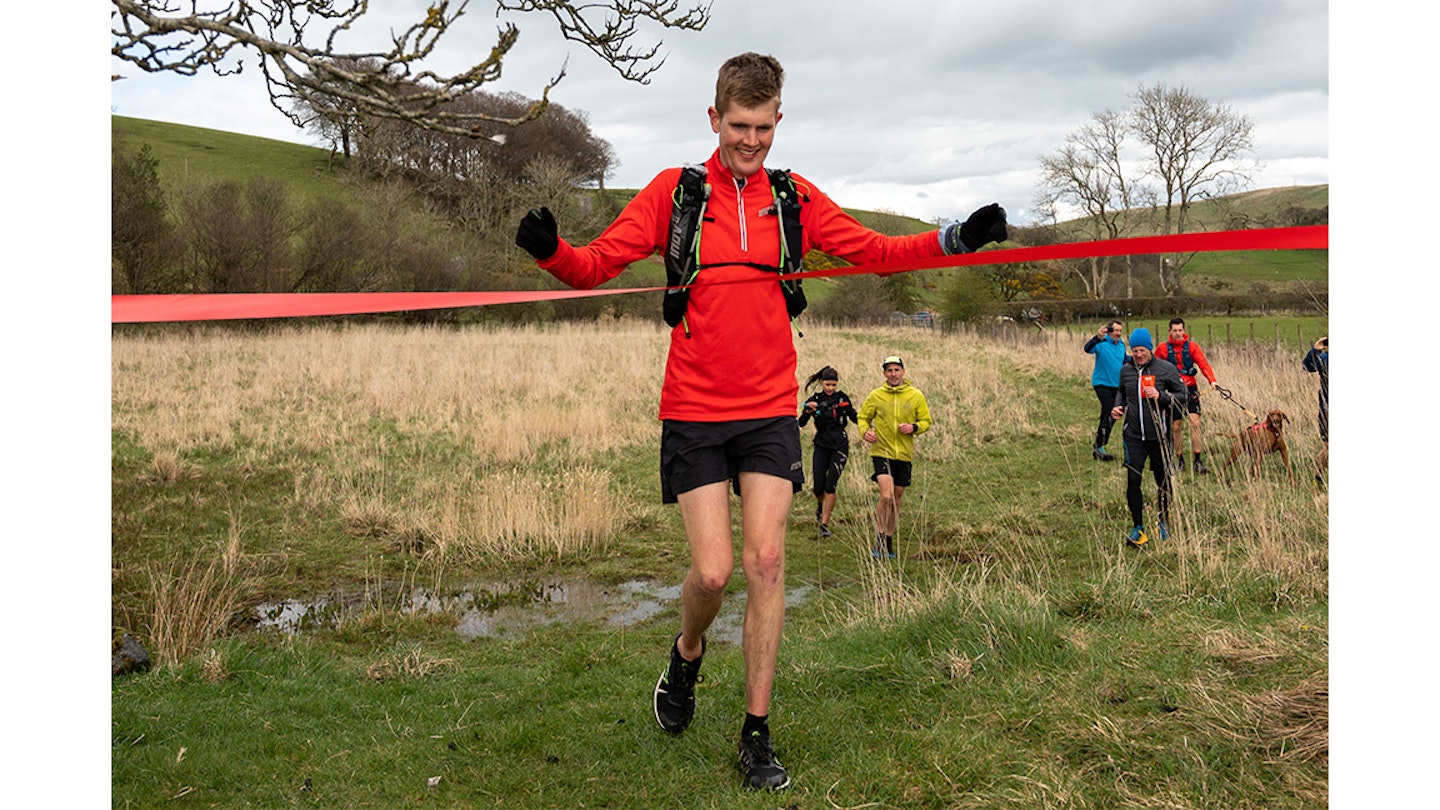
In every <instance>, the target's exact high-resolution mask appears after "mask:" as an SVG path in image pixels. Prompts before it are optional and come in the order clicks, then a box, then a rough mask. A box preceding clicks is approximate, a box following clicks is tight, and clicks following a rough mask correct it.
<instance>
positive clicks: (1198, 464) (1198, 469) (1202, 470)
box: [1194, 458, 1210, 475]
mask: <svg viewBox="0 0 1440 810" xmlns="http://www.w3.org/2000/svg"><path fill="white" fill-rule="evenodd" d="M1194 468H1195V474H1196V475H1209V474H1210V470H1209V469H1207V468H1206V467H1205V462H1203V461H1201V460H1200V459H1198V458H1197V459H1195V464H1194Z"/></svg>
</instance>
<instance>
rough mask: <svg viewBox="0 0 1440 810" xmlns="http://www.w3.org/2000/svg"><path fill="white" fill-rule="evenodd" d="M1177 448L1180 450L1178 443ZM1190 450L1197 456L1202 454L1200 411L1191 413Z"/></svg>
mask: <svg viewBox="0 0 1440 810" xmlns="http://www.w3.org/2000/svg"><path fill="white" fill-rule="evenodd" d="M1176 438H1179V437H1178V436H1177V437H1176ZM1175 449H1176V450H1177V451H1178V450H1179V449H1180V448H1179V446H1178V445H1177V446H1176V448H1175ZM1190 450H1191V452H1193V453H1195V455H1197V456H1198V455H1199V454H1200V414H1198V413H1192V414H1190Z"/></svg>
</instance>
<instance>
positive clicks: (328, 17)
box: [110, 0, 710, 137]
mask: <svg viewBox="0 0 1440 810" xmlns="http://www.w3.org/2000/svg"><path fill="white" fill-rule="evenodd" d="M111 4H112V5H113V6H114V8H113V9H112V11H111V28H110V33H111V48H110V52H111V53H112V54H113V55H114V56H116V57H117V58H119V59H121V60H124V61H125V62H128V63H130V64H132V65H135V66H136V67H138V68H140V69H141V70H143V71H146V72H148V73H164V72H172V73H178V74H181V75H194V74H196V73H198V72H200V71H201V70H205V69H209V70H213V71H214V72H215V73H216V74H218V75H222V76H223V75H229V74H234V73H239V72H240V71H241V70H243V69H244V67H245V65H244V62H243V60H242V59H241V57H240V54H242V53H244V52H253V53H254V54H256V55H258V57H259V59H258V64H259V66H260V70H261V72H262V73H263V74H264V76H265V83H266V86H267V89H268V90H269V94H270V101H271V103H272V104H273V105H274V106H275V108H276V109H278V110H280V111H281V112H282V113H285V115H287V116H289V117H290V118H291V120H292V121H295V123H296V125H297V126H305V124H306V122H305V121H304V120H302V119H301V118H298V117H297V116H298V115H301V114H302V113H301V112H299V110H316V109H327V108H334V109H346V110H351V111H353V112H355V113H358V114H363V115H366V116H374V117H378V118H390V119H395V120H400V121H409V122H411V123H414V124H418V125H420V126H421V127H424V128H426V129H430V130H434V131H436V132H445V133H449V134H452V135H466V136H471V137H481V136H483V135H485V134H487V133H486V132H485V129H486V127H487V126H494V125H503V126H513V125H516V124H519V123H521V122H523V121H528V120H532V119H534V118H536V117H537V116H539V115H541V114H542V113H543V112H544V111H545V107H546V105H547V104H548V99H549V93H550V90H551V88H553V87H554V86H555V85H556V83H557V82H559V81H560V80H561V78H563V77H564V75H565V68H564V66H561V67H560V69H559V72H558V73H557V74H556V75H555V77H554V78H552V79H550V81H549V82H548V83H547V84H546V85H545V86H544V88H543V89H542V90H541V92H540V94H539V100H538V101H536V102H535V103H534V104H532V105H531V106H530V107H529V108H528V109H526V110H524V111H523V112H522V113H521V114H520V115H518V116H513V117H509V118H497V117H494V116H491V115H490V114H488V113H485V112H483V111H474V110H464V109H457V108H456V106H455V105H453V104H452V103H451V102H452V101H453V100H455V99H457V98H460V97H463V96H466V95H469V94H470V93H471V92H472V91H474V90H477V89H479V88H480V87H482V86H483V85H485V84H486V83H487V82H491V81H494V80H495V79H497V78H499V77H500V69H501V64H502V62H503V61H504V59H505V57H506V55H507V54H508V53H509V52H510V49H511V48H512V47H514V45H515V42H516V40H517V39H518V37H519V35H520V29H519V28H518V27H517V26H516V25H515V24H513V23H505V24H504V25H502V26H500V28H499V30H498V34H497V39H496V42H495V45H494V46H493V47H492V48H491V50H490V53H489V55H488V56H487V57H486V58H485V59H483V60H481V61H480V62H477V63H476V64H474V65H472V66H471V67H469V68H467V69H466V70H463V71H461V72H459V73H456V74H453V75H442V74H438V73H436V72H434V71H433V70H430V69H428V68H425V67H424V64H425V61H426V59H427V58H429V57H430V56H431V55H432V53H433V52H434V50H435V47H436V45H437V44H438V43H439V41H440V39H441V37H442V36H444V35H445V34H446V32H448V31H450V29H451V27H452V26H453V25H454V24H455V22H456V20H458V19H459V18H460V17H461V16H462V15H463V14H464V13H465V9H466V7H467V6H468V5H469V0H458V2H453V1H452V0H437V2H435V3H434V4H433V5H431V6H430V7H429V9H428V10H427V12H426V14H425V17H424V18H423V19H421V20H419V21H418V22H415V23H413V24H411V25H410V26H409V27H408V28H406V29H404V30H403V31H400V32H399V33H393V32H392V34H391V47H390V48H389V50H386V51H376V52H358V53H352V52H345V51H343V50H341V47H340V42H339V40H340V39H341V38H342V37H343V36H345V35H347V34H350V33H353V32H352V28H353V26H355V25H356V24H357V23H359V22H360V21H361V19H362V18H363V17H364V16H365V15H366V14H367V13H368V12H369V11H370V2H369V0H230V1H229V2H222V0H213V2H207V0H111ZM495 5H496V6H497V11H498V10H503V11H518V12H545V13H548V14H550V15H551V16H552V17H554V19H555V22H556V23H557V24H558V25H559V27H560V31H561V33H562V34H563V35H564V36H565V38H566V39H569V40H572V41H574V42H579V43H581V44H583V45H585V46H586V47H587V48H589V49H590V50H591V51H593V52H594V53H595V54H596V55H598V56H599V57H600V58H601V59H602V60H604V61H605V62H606V63H608V64H610V65H611V66H612V67H614V68H615V70H616V71H617V72H618V73H619V74H620V75H621V77H623V78H625V79H627V80H629V81H635V82H639V83H642V84H643V83H647V82H648V81H649V78H650V76H651V74H653V73H654V72H655V71H656V70H658V69H659V68H660V67H661V65H663V64H664V61H665V59H664V57H663V56H660V50H659V49H660V45H661V44H662V43H661V42H658V41H657V42H656V43H655V44H653V45H650V46H648V47H646V46H639V45H636V44H635V40H636V38H637V34H638V30H637V28H636V25H637V23H641V22H643V21H650V22H653V23H658V24H659V25H661V26H664V27H665V28H678V29H684V30H694V31H698V30H700V29H702V28H704V27H705V25H706V24H707V23H708V22H709V19H710V3H709V2H704V3H703V4H701V5H697V6H695V7H693V8H690V9H688V10H682V7H681V5H680V0H605V1H604V2H586V1H585V0H495ZM114 78H121V77H119V76H116V77H114ZM296 102H304V104H303V105H301V106H300V107H297V106H296Z"/></svg>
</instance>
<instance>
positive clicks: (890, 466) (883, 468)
mask: <svg viewBox="0 0 1440 810" xmlns="http://www.w3.org/2000/svg"><path fill="white" fill-rule="evenodd" d="M870 461H872V462H873V463H874V464H875V472H874V473H872V474H871V475H870V480H871V481H874V480H876V479H878V478H879V477H880V476H882V475H888V476H890V477H891V478H894V479H895V486H897V487H908V486H910V462H908V461H897V460H896V459H893V458H885V457H884V456H871V457H870Z"/></svg>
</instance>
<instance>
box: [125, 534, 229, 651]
mask: <svg viewBox="0 0 1440 810" xmlns="http://www.w3.org/2000/svg"><path fill="white" fill-rule="evenodd" d="M147 573H148V597H149V599H148V601H149V603H150V620H149V622H148V624H149V627H148V635H149V637H150V642H151V645H152V646H153V647H154V650H155V659H156V661H157V663H160V664H163V665H172V666H173V665H175V664H178V663H180V662H181V661H183V660H185V659H186V658H189V657H190V656H192V655H194V654H195V653H197V652H199V651H200V650H203V649H205V648H206V647H208V646H209V645H210V644H212V643H213V642H214V641H215V640H216V639H217V638H219V637H220V636H222V635H224V634H225V632H226V631H227V630H229V629H230V626H231V623H232V622H233V620H234V619H235V616H236V614H237V612H238V611H239V610H240V608H241V606H242V604H243V598H244V597H243V590H244V586H243V583H242V582H241V580H240V577H239V575H238V574H237V573H235V572H234V571H231V570H227V567H226V564H225V561H224V560H223V559H217V558H216V557H214V556H213V555H212V554H207V553H205V552H204V551H201V552H197V553H196V554H195V555H194V556H193V557H192V558H191V559H190V560H189V561H188V562H187V563H183V564H180V565H175V566H171V567H163V566H159V565H154V566H151V567H150V569H149V571H148V572H147Z"/></svg>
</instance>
